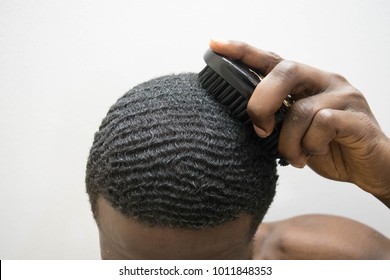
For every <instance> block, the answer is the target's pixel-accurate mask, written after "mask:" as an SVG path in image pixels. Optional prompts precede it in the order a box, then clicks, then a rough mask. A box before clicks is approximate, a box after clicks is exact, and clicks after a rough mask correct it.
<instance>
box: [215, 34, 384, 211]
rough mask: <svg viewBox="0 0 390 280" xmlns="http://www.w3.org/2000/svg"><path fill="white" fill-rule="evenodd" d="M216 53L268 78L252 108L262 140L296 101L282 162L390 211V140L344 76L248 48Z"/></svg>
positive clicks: (237, 45)
mask: <svg viewBox="0 0 390 280" xmlns="http://www.w3.org/2000/svg"><path fill="white" fill-rule="evenodd" d="M210 47H211V48H212V49H213V50H214V51H215V52H217V53H220V54H222V55H224V56H227V57H230V58H232V59H236V60H241V61H242V62H244V63H245V64H247V65H249V66H250V67H253V68H254V69H256V70H258V71H259V72H260V73H262V74H263V75H264V76H265V78H264V79H263V80H262V82H261V83H260V84H259V85H258V86H257V87H256V89H255V91H254V93H253V95H252V97H251V99H250V100H249V103H248V108H247V110H248V114H249V116H250V118H251V119H252V122H253V124H254V128H255V131H256V133H257V134H258V135H259V136H260V137H266V136H268V135H269V134H271V132H272V130H273V128H274V124H275V118H274V115H275V112H276V111H277V110H278V109H279V108H280V106H281V104H282V102H283V100H284V99H285V98H286V97H287V96H288V95H290V96H291V97H292V98H293V100H294V101H295V102H294V103H293V105H292V106H291V107H290V109H289V110H288V112H287V114H286V116H285V119H284V121H283V125H282V129H281V132H280V138H279V146H278V149H279V153H280V154H281V156H283V157H284V158H285V159H286V160H287V161H288V162H289V163H290V164H292V165H293V166H295V167H304V166H305V165H306V164H307V165H308V166H310V167H311V168H312V169H313V170H314V171H315V172H317V173H318V174H320V175H321V176H324V177H326V178H329V179H333V180H337V181H345V182H352V183H354V184H356V185H358V186H359V187H361V188H362V189H364V190H365V191H367V192H370V193H372V194H373V195H375V196H376V197H378V198H379V199H380V200H381V201H383V202H384V203H385V204H386V205H387V206H388V207H389V208H390V140H389V139H388V138H387V137H386V136H385V135H384V133H383V132H382V131H381V129H380V127H379V125H378V123H377V121H376V120H375V117H374V115H373V114H372V112H371V110H370V107H369V105H368V104H367V101H366V99H365V98H364V96H363V94H362V93H360V92H359V91H358V90H357V89H355V88H354V87H353V86H352V85H351V84H349V82H348V81H347V80H346V79H345V78H344V77H342V76H340V75H338V74H333V73H329V72H326V71H322V70H319V69H316V68H313V67H310V66H307V65H304V64H301V63H297V62H292V61H288V60H284V59H282V58H281V57H280V56H278V55H276V54H274V53H272V52H265V51H262V50H259V49H257V48H255V47H252V46H250V45H247V44H246V43H242V42H234V41H229V42H219V41H211V42H210Z"/></svg>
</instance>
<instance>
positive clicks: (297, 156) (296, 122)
mask: <svg viewBox="0 0 390 280" xmlns="http://www.w3.org/2000/svg"><path fill="white" fill-rule="evenodd" d="M347 105H348V101H347V99H346V98H345V97H344V96H343V95H339V94H337V93H336V92H331V93H324V94H322V95H317V96H311V97H308V98H305V99H301V100H298V101H296V102H295V103H294V104H293V105H292V106H291V107H290V109H289V111H288V112H287V114H286V116H285V118H284V121H283V127H282V130H281V132H280V135H279V144H278V150H279V153H280V154H281V155H282V156H283V158H284V159H286V160H287V161H288V162H290V163H291V164H292V165H294V166H296V167H303V166H305V164H306V161H307V158H308V155H310V154H321V153H323V152H324V151H322V150H315V151H313V150H308V149H306V148H307V147H305V146H304V145H302V142H303V139H304V137H305V135H306V134H307V132H308V131H309V130H310V129H311V128H312V126H313V125H315V121H314V120H315V116H316V115H317V113H318V112H319V111H321V110H322V109H323V108H334V109H339V110H343V109H344V108H345V107H346V106H347ZM320 135H321V134H320ZM314 137H315V135H314Z"/></svg>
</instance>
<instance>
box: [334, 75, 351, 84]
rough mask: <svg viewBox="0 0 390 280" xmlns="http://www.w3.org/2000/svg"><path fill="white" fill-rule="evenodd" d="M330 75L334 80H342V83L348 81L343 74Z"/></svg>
mask: <svg viewBox="0 0 390 280" xmlns="http://www.w3.org/2000/svg"><path fill="white" fill-rule="evenodd" d="M330 76H331V78H332V80H334V81H337V82H340V83H348V80H347V79H346V78H345V77H344V76H343V75H340V74H338V73H330Z"/></svg>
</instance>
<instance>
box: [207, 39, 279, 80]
mask: <svg viewBox="0 0 390 280" xmlns="http://www.w3.org/2000/svg"><path fill="white" fill-rule="evenodd" d="M210 48H211V49H212V50H213V51H215V52H217V53H219V54H222V55H224V56H227V57H229V58H232V59H235V60H240V61H242V62H243V63H245V64H246V65H248V66H250V67H253V68H256V70H259V71H260V73H261V74H263V75H264V76H265V75H267V74H268V73H269V72H270V71H271V70H272V69H273V68H274V67H275V66H276V65H277V64H278V63H279V62H281V61H282V60H283V59H282V58H281V57H280V56H279V55H277V54H275V53H272V52H267V51H262V50H260V49H257V48H255V47H253V46H250V45H248V44H247V43H244V42H238V41H227V42H225V41H216V40H211V41H210Z"/></svg>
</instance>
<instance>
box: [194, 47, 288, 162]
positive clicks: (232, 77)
mask: <svg viewBox="0 0 390 280" xmlns="http://www.w3.org/2000/svg"><path fill="white" fill-rule="evenodd" d="M204 60H205V62H206V64H207V66H206V67H205V68H204V69H203V70H202V71H201V72H200V73H199V76H198V77H199V82H200V84H201V85H202V87H203V88H205V89H206V90H207V92H208V93H210V94H211V95H212V96H214V98H215V99H216V100H217V101H218V102H220V103H221V104H223V105H225V106H227V107H228V108H229V111H230V114H231V115H232V116H234V117H235V118H237V119H238V120H240V121H241V122H242V123H244V124H246V125H251V124H252V123H251V120H250V118H249V116H248V113H247V110H246V108H247V104H248V101H249V99H250V97H251V95H252V93H253V91H254V90H255V88H256V86H257V85H258V84H259V83H260V82H261V76H260V75H259V74H257V73H256V72H255V71H254V70H252V69H251V68H250V67H249V66H247V65H245V64H243V63H241V62H240V61H236V60H231V59H229V58H227V57H224V56H221V55H219V54H217V53H215V52H213V51H212V50H210V49H209V50H207V51H206V53H205V55H204ZM291 102H292V100H291V98H290V97H288V98H286V100H285V101H284V102H283V104H282V106H281V107H280V109H279V110H278V111H277V113H276V114H275V128H274V130H273V132H272V133H271V135H269V136H268V137H266V138H260V137H258V141H260V142H261V143H262V144H263V145H264V146H265V148H266V149H267V150H268V151H269V152H270V153H272V154H274V155H275V154H276V155H278V138H279V132H280V129H281V127H282V122H283V118H284V115H285V113H286V111H287V109H288V107H289V106H290V104H291ZM279 164H280V165H287V162H286V161H285V160H283V159H280V160H279Z"/></svg>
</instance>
